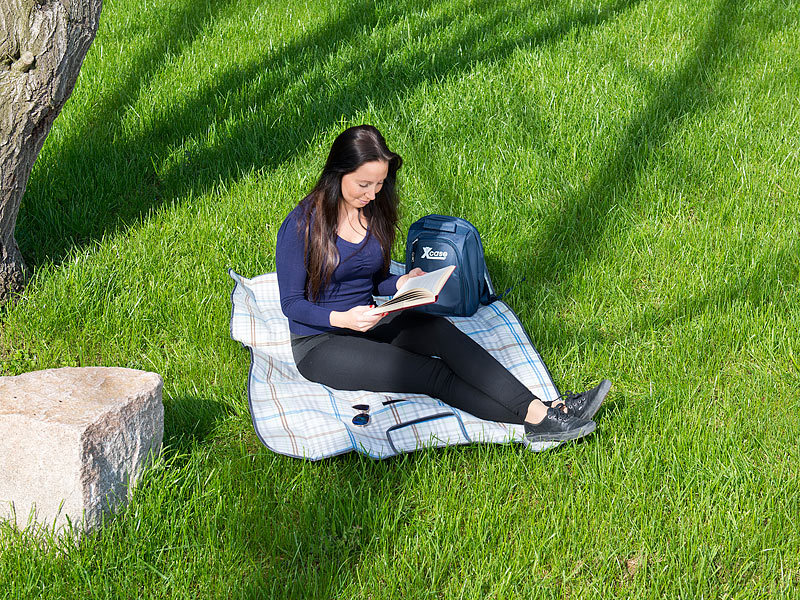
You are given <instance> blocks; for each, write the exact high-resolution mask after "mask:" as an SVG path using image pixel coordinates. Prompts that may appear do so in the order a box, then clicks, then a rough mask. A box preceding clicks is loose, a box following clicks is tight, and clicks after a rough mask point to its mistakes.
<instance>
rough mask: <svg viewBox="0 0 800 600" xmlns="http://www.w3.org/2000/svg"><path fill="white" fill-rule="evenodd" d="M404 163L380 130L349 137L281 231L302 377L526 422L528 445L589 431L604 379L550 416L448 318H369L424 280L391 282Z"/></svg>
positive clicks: (365, 128) (354, 130)
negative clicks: (385, 300) (374, 307)
mask: <svg viewBox="0 0 800 600" xmlns="http://www.w3.org/2000/svg"><path fill="white" fill-rule="evenodd" d="M402 162H403V161H402V159H401V158H400V156H398V155H397V154H395V153H394V152H392V151H391V150H389V148H388V147H387V146H386V141H385V140H384V139H383V136H382V135H381V134H380V132H379V131H378V130H377V129H376V128H375V127H372V126H370V125H361V126H358V127H351V128H349V129H347V130H346V131H344V132H343V133H342V134H341V135H339V137H337V138H336V140H335V141H334V142H333V146H332V147H331V151H330V154H329V155H328V160H327V162H326V163H325V168H324V169H323V170H322V175H320V178H319V181H317V184H316V185H315V186H314V189H313V190H311V193H310V194H309V195H308V196H306V197H305V198H303V200H302V201H301V202H300V203H299V204H298V205H297V206H296V207H295V209H294V210H292V212H290V213H289V215H288V216H287V217H286V219H285V220H284V222H283V224H282V225H281V228H280V230H279V231H278V243H277V251H276V261H277V271H278V285H279V288H280V297H281V308H282V310H283V312H284V314H285V315H286V316H287V317H288V319H289V329H290V331H291V340H292V352H293V354H294V358H295V362H296V364H297V368H298V370H299V371H300V373H301V374H302V375H303V376H304V377H305V378H307V379H309V380H311V381H316V382H318V383H322V384H325V385H327V386H329V387H332V388H335V389H339V390H368V391H374V392H397V393H413V394H427V395H429V396H433V397H434V398H439V399H440V400H442V401H444V402H446V403H447V404H449V405H450V406H453V407H455V408H459V409H461V410H464V411H467V412H469V413H471V414H473V415H475V416H476V417H479V418H481V419H487V420H490V421H501V422H506V423H516V424H521V423H524V425H525V439H526V440H527V441H528V442H544V441H564V440H573V439H577V438H580V437H583V436H585V435H588V434H589V433H591V432H593V431H594V429H595V423H594V421H592V420H591V418H592V417H593V416H594V414H595V412H597V409H598V408H599V407H600V403H601V402H602V401H603V399H604V398H605V395H606V394H607V393H608V389H609V388H610V387H611V383H610V382H609V381H607V380H603V381H602V382H601V383H600V384H599V385H598V386H597V387H595V388H592V389H591V390H588V391H587V392H583V393H581V394H570V395H568V396H567V397H566V398H565V399H563V400H559V401H556V402H555V403H553V406H548V405H547V404H545V403H543V402H541V401H540V400H539V399H538V398H537V397H536V396H534V395H533V393H532V392H531V391H530V390H529V389H528V388H526V387H525V386H524V385H523V384H522V383H521V382H520V381H519V380H518V379H516V378H515V377H514V376H513V375H512V374H511V373H510V372H509V371H508V370H507V369H506V368H505V367H503V365H501V364H500V363H499V362H498V361H497V360H496V359H495V358H494V357H492V356H491V355H490V354H489V353H488V352H487V351H486V350H484V349H483V348H482V347H481V346H480V345H479V344H478V343H477V342H475V341H474V340H473V339H472V338H470V337H469V336H467V335H466V334H464V333H462V332H461V331H460V330H459V329H458V328H457V327H455V326H454V325H453V324H452V323H451V322H450V321H448V320H447V319H445V318H444V317H439V316H433V315H429V314H426V313H422V312H417V311H414V310H404V311H399V312H394V313H392V314H391V315H390V316H386V315H385V313H384V314H379V315H376V316H370V315H368V314H367V311H369V309H370V308H371V303H372V301H373V298H372V296H373V294H376V295H383V296H391V295H393V294H394V293H395V292H396V291H397V289H398V288H400V287H401V286H402V285H403V284H404V283H405V282H406V281H407V280H408V279H409V278H412V277H417V276H419V275H421V274H423V271H422V270H421V269H414V270H413V271H411V272H410V273H407V274H405V275H402V276H397V275H390V274H389V263H390V250H391V248H392V243H393V241H394V236H395V231H396V228H397V222H398V199H397V194H396V192H395V182H396V178H397V171H398V169H400V165H401V164H402Z"/></svg>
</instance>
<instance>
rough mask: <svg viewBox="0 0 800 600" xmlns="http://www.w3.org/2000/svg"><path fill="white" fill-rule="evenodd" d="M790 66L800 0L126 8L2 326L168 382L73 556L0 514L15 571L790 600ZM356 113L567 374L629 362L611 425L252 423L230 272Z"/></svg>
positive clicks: (35, 352) (798, 224)
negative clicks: (465, 435)
mask: <svg viewBox="0 0 800 600" xmlns="http://www.w3.org/2000/svg"><path fill="white" fill-rule="evenodd" d="M798 65H800V6H799V5H798V4H797V2H794V1H792V0H783V1H781V0H776V1H772V2H770V1H767V0H751V1H741V2H737V1H735V0H720V1H718V2H714V3H701V2H693V1H691V0H683V1H673V0H643V1H638V2H637V1H634V0H630V1H624V0H563V1H560V2H545V1H543V0H542V1H532V2H522V1H520V0H509V1H508V2H489V1H485V0H484V1H475V2H468V1H465V0H445V1H443V2H433V1H428V2H425V1H422V0H420V1H412V0H395V1H392V2H389V1H379V2H368V1H361V2H352V3H347V2H327V3H323V2H321V1H315V2H308V3H295V2H288V3H287V2H277V1H274V2H257V1H255V0H240V1H236V2H234V1H232V0H231V1H224V0H193V1H189V0H170V1H167V0H155V1H153V2H146V3H142V2H133V1H131V0H109V1H108V2H106V3H105V6H104V13H103V16H102V20H101V26H100V31H99V33H98V36H97V39H96V41H95V43H94V45H93V46H92V48H91V50H90V52H89V55H88V57H87V59H86V62H85V64H84V67H83V70H82V72H81V76H80V79H79V81H78V84H77V86H76V88H75V92H74V94H73V96H72V98H71V99H70V101H69V102H68V104H67V106H66V107H65V109H64V112H63V113H62V115H61V116H59V118H58V119H57V120H56V122H55V126H54V128H53V130H52V132H51V133H50V136H49V138H48V140H47V143H46V144H45V147H44V149H43V151H42V153H41V156H40V157H39V159H38V162H37V164H36V167H35V169H34V172H33V175H32V176H31V180H30V182H29V184H28V190H27V193H26V196H25V199H24V201H23V206H22V208H21V212H20V216H19V223H18V229H17V238H18V240H19V243H20V246H21V248H22V251H23V253H24V255H25V257H26V259H27V261H28V263H29V265H31V267H32V269H33V274H34V275H33V279H32V281H31V283H30V285H29V287H28V289H27V291H26V292H25V294H24V297H23V298H22V299H21V300H20V301H19V302H18V303H16V305H15V306H13V307H10V308H9V309H8V310H7V313H6V314H5V315H4V317H3V324H2V337H0V350H2V356H3V371H4V373H5V374H16V373H20V372H24V371H27V370H32V369H43V368H50V367H57V366H65V365H118V366H126V367H132V368H139V369H146V370H152V371H156V372H158V373H160V374H162V376H163V377H164V380H165V387H164V402H165V408H166V424H165V426H166V432H165V444H166V446H165V450H164V452H163V454H162V457H161V458H160V459H159V461H158V463H157V464H156V465H155V466H154V467H153V468H152V469H150V470H149V471H148V472H147V473H146V475H145V476H144V478H143V480H142V483H141V485H140V486H139V487H138V488H137V490H136V493H135V495H134V497H133V499H132V501H131V503H130V504H129V505H128V507H127V508H126V509H125V510H124V511H121V512H120V513H119V514H118V515H116V516H115V517H113V518H111V519H109V522H108V523H107V524H106V526H105V528H104V529H103V530H102V531H100V532H97V533H95V534H93V535H91V536H88V537H87V538H85V539H84V540H83V541H82V542H81V543H80V544H79V545H75V544H73V543H70V542H67V541H61V542H60V543H50V544H44V543H40V542H37V541H36V540H34V539H32V538H31V537H30V536H29V535H27V534H25V533H16V532H14V531H12V530H11V529H10V528H9V527H7V526H2V527H0V596H3V597H10V598H34V597H48V598H81V599H83V598H205V597H222V598H228V597H231V598H261V597H264V598H269V597H273V598H284V597H287V598H290V597H293V598H334V597H336V598H340V597H341V598H387V599H388V598H392V599H394V598H502V599H505V598H531V597H546V598H550V597H552V598H562V597H583V598H595V597H625V598H644V597H649V598H662V597H674V598H776V597H800V593H798V592H797V591H796V590H797V589H798V587H799V586H800V535H799V534H798V523H799V522H800V483H799V482H798V464H800V456H799V454H800V452H799V451H798V444H797V440H798V438H800V417H799V416H798V415H800V411H799V410H798V409H799V408H800V400H798V398H799V397H800V394H799V392H800V335H798V333H797V331H798V329H800V303H799V301H800V289H799V288H800V247H799V246H798V239H800V201H799V200H798V193H797V190H798V189H800V156H798V152H799V150H798V148H799V146H798V142H797V140H798V139H800V102H798V97H800V66H798ZM362 122H369V123H373V124H375V125H376V126H378V127H379V128H380V129H381V130H382V131H383V132H384V134H385V135H386V137H387V139H388V141H389V143H390V146H391V147H392V148H393V149H395V150H396V151H398V152H399V153H400V154H401V155H402V156H403V157H404V159H405V161H406V164H405V166H404V167H403V170H402V171H401V179H402V189H401V191H402V197H403V220H402V229H403V231H405V230H406V229H407V227H408V225H410V224H411V223H412V222H413V221H414V220H416V219H417V218H419V217H420V216H422V215H424V214H427V213H433V212H439V213H449V214H455V215H458V216H463V217H466V218H468V219H469V220H470V221H472V222H473V223H475V224H476V225H477V226H478V228H479V229H480V231H481V232H482V235H483V238H484V245H485V248H486V254H487V260H488V263H489V266H490V269H491V272H492V274H493V277H494V279H495V282H496V284H497V287H498V288H501V289H502V288H505V287H507V286H509V285H511V284H512V283H514V282H517V281H518V280H520V279H521V278H522V277H526V278H527V279H526V281H525V282H524V283H520V284H518V285H517V286H516V287H515V288H514V292H513V293H512V295H511V296H510V297H509V304H511V306H512V307H513V308H514V309H515V310H516V311H517V312H518V314H519V315H520V317H521V319H522V321H523V323H524V324H525V326H526V328H527V329H528V331H529V333H530V335H531V337H532V339H533V340H534V343H535V344H536V345H537V347H538V349H539V350H540V352H541V353H542V355H543V357H544V358H545V360H546V361H547V363H548V365H549V367H550V369H551V371H552V373H553V375H554V378H555V380H556V382H557V384H558V385H559V386H560V387H562V388H581V387H584V386H587V385H590V384H593V383H595V382H597V380H599V379H600V378H602V377H608V378H610V379H612V380H613V381H614V388H613V389H612V392H611V395H610V397H609V400H608V401H607V403H606V405H605V407H604V408H603V409H602V410H601V412H600V413H599V415H598V417H597V419H598V431H597V433H596V434H595V435H594V436H593V437H592V438H591V439H589V440H588V441H586V442H585V443H580V444H574V445H569V446H565V447H562V448H560V449H558V450H555V451H551V452H548V453H543V454H538V455H534V454H529V453H526V452H524V450H522V449H521V448H519V447H516V446H479V447H469V448H453V449H446V450H439V451H423V452H419V453H416V454H414V455H409V456H404V457H401V458H397V459H391V460H387V461H383V462H372V461H370V460H369V459H365V458H361V457H359V456H355V455H348V456H343V457H339V458H336V459H332V460H327V461H323V462H320V463H305V462H302V461H299V460H295V459H290V458H286V457H283V456H278V455H274V454H271V453H269V452H268V451H267V450H266V449H264V448H263V447H262V446H261V445H260V443H259V442H258V441H257V439H256V438H255V435H254V432H253V430H252V426H251V424H250V422H249V414H248V411H247V403H246V376H247V369H248V356H247V353H246V352H245V351H244V350H242V349H241V347H239V345H238V344H237V343H235V342H233V341H232V340H230V339H229V337H228V318H229V311H230V305H229V293H230V290H231V287H232V282H231V281H230V279H229V278H228V276H227V274H226V269H227V268H228V267H231V268H233V269H235V270H236V271H237V272H240V273H242V274H244V275H246V276H253V275H256V274H259V273H262V272H267V271H271V270H273V269H274V265H275V261H274V244H275V235H276V233H277V228H278V226H279V224H280V222H281V220H282V218H283V216H284V215H285V214H286V213H287V212H288V211H289V210H290V209H291V207H292V206H293V205H294V204H295V203H296V202H297V200H298V199H299V198H301V197H302V196H303V195H304V193H305V192H307V191H308V189H309V188H310V186H311V185H312V184H313V181H314V179H315V177H316V175H317V173H318V171H319V169H320V167H321V165H322V162H323V161H324V159H325V156H326V153H327V149H328V147H329V145H330V142H331V141H332V140H333V138H334V137H335V136H336V135H337V134H338V133H339V132H340V131H341V130H342V129H344V128H345V127H347V126H349V125H352V124H358V123H362ZM403 241H404V240H402V239H399V240H398V245H397V248H396V252H395V255H396V256H397V257H400V255H401V249H402V242H403Z"/></svg>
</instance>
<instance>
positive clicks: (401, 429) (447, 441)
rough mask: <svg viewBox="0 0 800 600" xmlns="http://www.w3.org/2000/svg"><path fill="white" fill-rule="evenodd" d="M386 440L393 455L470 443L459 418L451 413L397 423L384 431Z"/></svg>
mask: <svg viewBox="0 0 800 600" xmlns="http://www.w3.org/2000/svg"><path fill="white" fill-rule="evenodd" d="M386 438H387V440H388V441H389V445H390V446H391V447H392V450H393V451H394V452H395V454H400V453H401V452H413V451H415V450H419V449H420V448H431V447H433V448H437V447H441V446H449V445H451V444H469V443H471V442H472V440H471V439H470V438H469V436H468V435H467V430H466V429H465V428H464V424H463V423H462V422H461V418H460V417H459V416H458V415H457V414H456V413H453V412H441V413H435V414H432V415H427V416H424V417H420V418H419V419H414V420H413V421H407V422H405V423H398V424H397V425H393V426H392V427H389V429H387V430H386Z"/></svg>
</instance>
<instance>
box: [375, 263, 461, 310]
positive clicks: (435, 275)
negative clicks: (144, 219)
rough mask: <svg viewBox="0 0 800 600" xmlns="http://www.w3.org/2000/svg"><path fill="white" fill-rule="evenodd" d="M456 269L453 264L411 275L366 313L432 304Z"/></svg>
mask: <svg viewBox="0 0 800 600" xmlns="http://www.w3.org/2000/svg"><path fill="white" fill-rule="evenodd" d="M455 270H456V266H455V265H450V266H449V267H443V268H441V269H436V270H435V271H431V272H430V273H425V275H420V276H419V277H412V278H411V279H409V280H408V281H406V282H405V283H404V284H403V287H401V288H400V289H399V290H397V293H396V294H395V295H394V296H392V298H391V300H387V301H386V302H384V303H383V304H381V305H380V306H377V307H375V308H373V309H371V310H368V311H367V312H366V314H368V315H379V314H381V313H388V312H394V311H396V310H402V309H404V308H411V307H412V306H421V305H423V304H432V303H433V302H436V299H437V298H438V297H439V292H441V291H442V288H443V287H444V284H445V282H446V281H447V278H448V277H450V275H451V274H452V272H453V271H455Z"/></svg>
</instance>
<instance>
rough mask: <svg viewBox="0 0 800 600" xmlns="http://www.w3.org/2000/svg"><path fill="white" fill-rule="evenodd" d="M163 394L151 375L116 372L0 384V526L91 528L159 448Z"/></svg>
mask: <svg viewBox="0 0 800 600" xmlns="http://www.w3.org/2000/svg"><path fill="white" fill-rule="evenodd" d="M162 386H163V381H162V379H161V377H160V376H159V375H158V374H156V373H148V372H146V371H137V370H134V369H123V368H117V367H84V368H71V367H68V368H62V369H49V370H45V371H34V372H31V373H25V374H23V375H18V376H16V377H0V519H13V520H14V521H15V524H16V526H17V527H18V528H20V529H22V528H25V527H26V526H28V524H29V523H34V522H35V524H36V525H35V526H36V527H47V528H49V529H51V530H56V531H59V530H61V529H62V528H63V527H64V526H65V525H66V524H67V523H68V522H71V523H72V524H73V525H74V527H75V531H76V532H77V533H80V532H81V531H83V530H92V529H94V528H96V527H97V526H98V525H99V524H100V522H101V519H102V516H103V513H105V512H107V511H111V510H114V509H115V508H117V507H118V506H120V505H121V504H124V503H125V502H126V501H127V499H128V495H129V494H130V492H131V490H132V488H133V485H134V483H135V482H136V479H137V477H138V475H139V473H140V472H141V469H142V467H143V466H144V465H145V463H146V461H147V460H148V458H149V457H150V456H151V455H154V454H155V453H157V452H158V451H159V450H160V449H161V441H162V438H163V436H164V406H163V404H162V402H161V389H162ZM151 453H152V454H151Z"/></svg>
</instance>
